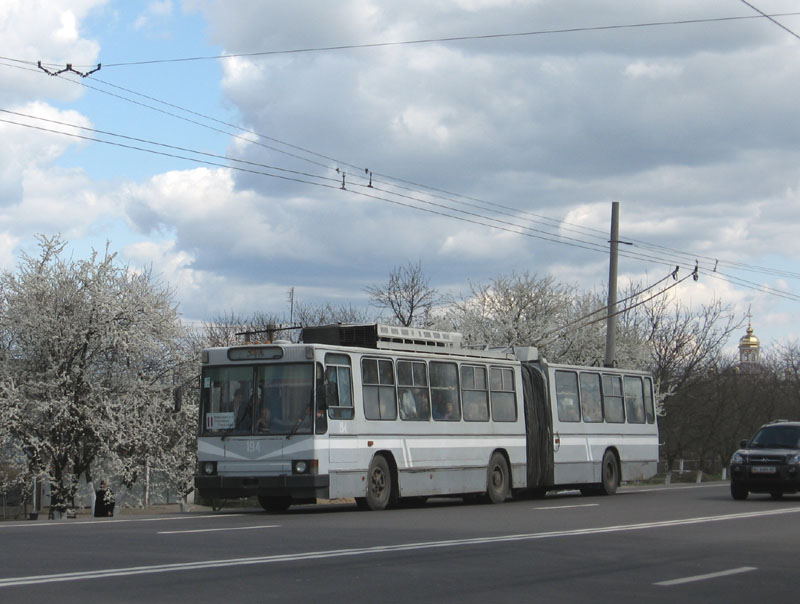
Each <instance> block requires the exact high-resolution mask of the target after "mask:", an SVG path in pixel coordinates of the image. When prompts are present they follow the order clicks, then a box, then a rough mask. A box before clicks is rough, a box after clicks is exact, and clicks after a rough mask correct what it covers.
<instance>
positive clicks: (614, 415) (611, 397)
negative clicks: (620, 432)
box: [603, 374, 625, 424]
mask: <svg viewBox="0 0 800 604" xmlns="http://www.w3.org/2000/svg"><path fill="white" fill-rule="evenodd" d="M603 407H604V408H605V412H606V421H607V422H611V423H615V424H621V423H622V422H624V421H625V409H624V408H623V406H622V378H621V377H620V376H618V375H606V374H604V375H603Z"/></svg>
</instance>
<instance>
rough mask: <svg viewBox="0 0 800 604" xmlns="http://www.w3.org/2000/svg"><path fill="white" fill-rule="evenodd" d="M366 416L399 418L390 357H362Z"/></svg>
mask: <svg viewBox="0 0 800 604" xmlns="http://www.w3.org/2000/svg"><path fill="white" fill-rule="evenodd" d="M361 381H362V382H363V384H364V386H363V391H362V392H363V396H364V417H366V418H367V419H397V392H396V391H395V388H394V366H393V365H392V361H391V360H390V359H361Z"/></svg>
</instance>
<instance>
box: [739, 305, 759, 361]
mask: <svg viewBox="0 0 800 604" xmlns="http://www.w3.org/2000/svg"><path fill="white" fill-rule="evenodd" d="M760 352H761V342H759V341H758V338H757V337H756V336H755V334H754V333H753V326H752V325H751V323H750V311H748V312H747V333H746V334H745V335H743V336H742V337H741V338H740V339H739V363H740V364H742V365H744V364H756V363H758V356H759V353H760Z"/></svg>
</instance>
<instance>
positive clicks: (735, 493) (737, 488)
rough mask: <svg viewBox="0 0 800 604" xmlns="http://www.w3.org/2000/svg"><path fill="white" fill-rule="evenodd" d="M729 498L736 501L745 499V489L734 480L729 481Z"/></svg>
mask: <svg viewBox="0 0 800 604" xmlns="http://www.w3.org/2000/svg"><path fill="white" fill-rule="evenodd" d="M731 497H733V498H734V499H736V500H737V501H741V500H743V499H747V487H745V486H744V485H743V484H741V483H739V482H738V481H736V480H731Z"/></svg>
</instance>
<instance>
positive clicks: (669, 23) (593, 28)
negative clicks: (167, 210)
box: [44, 7, 800, 68]
mask: <svg viewBox="0 0 800 604" xmlns="http://www.w3.org/2000/svg"><path fill="white" fill-rule="evenodd" d="M751 8H752V7H751ZM759 12H760V11H759ZM795 15H800V12H789V13H775V14H771V15H767V14H764V13H761V14H758V15H738V16H732V17H708V18H705V19H678V20H673V21H651V22H646V23H623V24H616V25H593V26H586V27H568V28H559V29H540V30H533V31H522V32H509V33H496V34H476V35H464V36H449V37H441V38H422V39H418V40H401V41H393V42H369V43H365V44H341V45H336V46H319V47H309V48H293V49H287V50H265V51H258V52H243V53H229V54H221V55H205V56H194V57H178V58H172V59H149V60H142V61H127V62H117V63H104V64H103V67H104V68H110V67H127V66H131V65H154V64H158V63H180V62H190V61H211V60H219V59H233V58H241V57H261V56H273V55H286V54H300V53H313V52H331V51H340V50H354V49H362V48H364V49H366V48H385V47H391V46H407V45H420V44H439V43H444V42H464V41H471V40H496V39H501V38H520V37H530V36H544V35H555V34H573V33H583V32H593V31H613V30H621V29H637V28H647V27H665V26H676V25H692V24H699V23H718V22H724V21H744V20H749V19H765V18H766V19H771V18H772V17H788V16H795ZM771 20H773V21H774V19H771ZM44 64H47V63H44ZM47 65H51V64H47Z"/></svg>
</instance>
